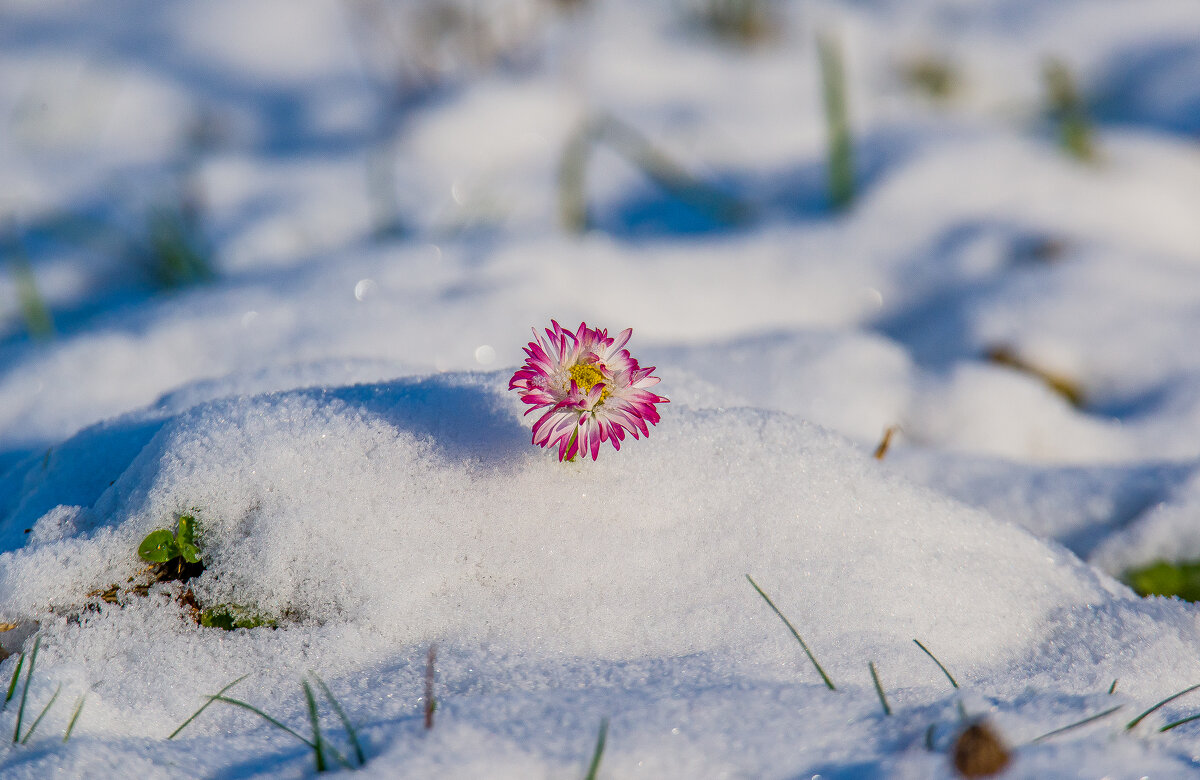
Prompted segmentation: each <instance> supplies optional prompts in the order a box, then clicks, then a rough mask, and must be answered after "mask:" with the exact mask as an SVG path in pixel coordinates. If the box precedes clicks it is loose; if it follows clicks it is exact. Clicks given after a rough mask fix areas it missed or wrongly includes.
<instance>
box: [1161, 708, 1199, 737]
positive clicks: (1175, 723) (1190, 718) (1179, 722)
mask: <svg viewBox="0 0 1200 780" xmlns="http://www.w3.org/2000/svg"><path fill="white" fill-rule="evenodd" d="M1194 720H1200V712H1197V713H1196V714H1195V715H1188V716H1187V717H1186V718H1180V719H1179V720H1174V721H1171V722H1170V723H1168V724H1167V725H1165V726H1163V727H1162V728H1160V729H1159V732H1160V733H1161V732H1164V731H1170V730H1171V729H1173V728H1175V727H1176V726H1182V725H1183V724H1185V723H1191V722H1192V721H1194Z"/></svg>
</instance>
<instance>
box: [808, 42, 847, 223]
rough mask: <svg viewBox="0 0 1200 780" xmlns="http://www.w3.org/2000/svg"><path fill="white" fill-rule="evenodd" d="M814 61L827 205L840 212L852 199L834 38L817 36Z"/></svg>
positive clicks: (843, 102)
mask: <svg viewBox="0 0 1200 780" xmlns="http://www.w3.org/2000/svg"><path fill="white" fill-rule="evenodd" d="M817 59H818V60H819V61H820V65H821V95H822V97H823V98H824V102H825V125H826V129H827V132H828V134H829V202H830V204H831V205H832V206H833V208H835V209H838V210H841V209H843V208H845V207H846V206H848V205H850V201H852V200H853V199H854V160H853V157H852V155H853V147H852V145H851V143H850V122H849V120H848V119H847V118H846V73H845V69H844V68H843V67H842V49H841V46H840V45H839V44H838V42H837V40H836V39H835V38H833V37H831V36H828V35H818V36H817Z"/></svg>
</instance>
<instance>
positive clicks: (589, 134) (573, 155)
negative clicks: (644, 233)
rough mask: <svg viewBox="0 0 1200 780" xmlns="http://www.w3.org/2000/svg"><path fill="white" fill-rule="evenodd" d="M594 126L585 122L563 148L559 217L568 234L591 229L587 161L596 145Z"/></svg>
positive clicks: (559, 189)
mask: <svg viewBox="0 0 1200 780" xmlns="http://www.w3.org/2000/svg"><path fill="white" fill-rule="evenodd" d="M594 135H595V131H594V124H593V122H592V120H590V119H585V120H584V121H583V122H582V123H580V125H579V127H578V128H577V129H576V130H575V132H573V133H572V134H571V137H570V138H569V139H568V140H567V144H566V146H564V147H563V153H562V158H561V159H560V160H559V163H558V215H559V219H560V220H561V221H562V225H563V227H564V228H566V230H567V231H568V232H571V233H583V232H584V231H586V230H587V229H588V225H589V222H590V220H589V218H588V208H587V187H586V184H587V161H588V156H589V154H590V152H591V148H592V143H593V141H594Z"/></svg>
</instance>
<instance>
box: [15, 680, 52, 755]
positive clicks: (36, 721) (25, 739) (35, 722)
mask: <svg viewBox="0 0 1200 780" xmlns="http://www.w3.org/2000/svg"><path fill="white" fill-rule="evenodd" d="M61 692H62V683H59V684H58V687H57V688H55V689H54V695H53V696H51V697H50V701H48V702H46V706H45V707H42V711H41V712H40V713H38V716H37V717H36V718H34V719H33V725H31V726H30V727H29V731H27V732H25V736H24V737H22V739H21V744H22V745H24V744H25V743H26V742H28V741H29V738H30V737H32V736H33V732H35V731H37V727H38V724H39V723H41V722H42V718H44V717H46V713H47V712H49V711H50V708H51V707H52V706H53V705H54V701H55V699H57V698H58V694H59V693H61Z"/></svg>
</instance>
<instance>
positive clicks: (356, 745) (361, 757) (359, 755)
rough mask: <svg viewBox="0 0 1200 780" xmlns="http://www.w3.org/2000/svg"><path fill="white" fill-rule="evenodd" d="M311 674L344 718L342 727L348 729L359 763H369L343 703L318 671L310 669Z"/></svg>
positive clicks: (335, 709) (338, 713)
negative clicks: (336, 697) (335, 696)
mask: <svg viewBox="0 0 1200 780" xmlns="http://www.w3.org/2000/svg"><path fill="white" fill-rule="evenodd" d="M309 674H311V675H312V676H313V679H314V680H316V681H317V685H319V686H321V691H322V692H323V693H324V694H325V698H326V699H328V700H329V703H330V705H332V706H333V711H334V712H336V713H337V716H338V717H339V718H341V720H342V727H343V728H345V729H346V736H348V737H349V738H350V746H351V747H353V748H354V757H355V759H357V760H358V765H359V766H362V765H363V764H365V763H367V759H366V755H365V754H364V753H363V749H362V744H361V743H360V742H359V741H358V732H357V731H356V730H355V728H354V724H353V723H351V722H350V718H349V717H348V716H347V715H346V711H345V710H344V709H342V705H341V704H339V703H338V700H337V699H335V698H334V697H333V691H331V690H329V686H328V685H326V684H325V681H324V680H322V679H321V678H320V676H319V675H317V673H316V672H313V671H310V672H309Z"/></svg>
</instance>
